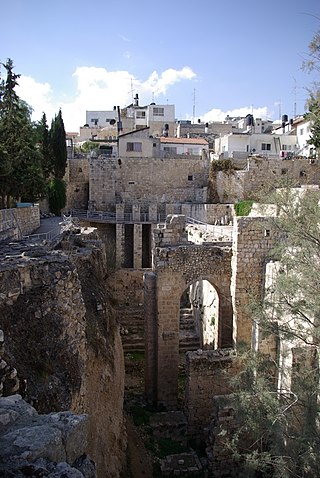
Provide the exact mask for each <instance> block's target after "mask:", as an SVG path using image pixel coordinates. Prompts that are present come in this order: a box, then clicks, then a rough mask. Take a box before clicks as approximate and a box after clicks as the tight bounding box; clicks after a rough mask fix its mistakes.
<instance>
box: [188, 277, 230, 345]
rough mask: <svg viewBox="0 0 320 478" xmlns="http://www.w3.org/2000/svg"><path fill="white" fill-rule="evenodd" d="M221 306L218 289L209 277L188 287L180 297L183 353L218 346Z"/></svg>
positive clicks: (200, 279) (198, 280)
mask: <svg viewBox="0 0 320 478" xmlns="http://www.w3.org/2000/svg"><path fill="white" fill-rule="evenodd" d="M219 306H220V299H219V294H218V292H217V289H216V288H215V287H214V285H213V284H212V283H211V282H210V281H208V280H207V279H206V278H199V279H197V280H196V281H194V282H191V283H190V284H188V285H187V288H186V289H185V290H184V292H183V293H182V295H181V297H180V334H179V342H180V343H179V351H180V353H181V352H187V351H190V350H197V349H199V348H201V349H206V350H208V349H214V348H216V347H217V344H218V325H219V316H220V310H219Z"/></svg>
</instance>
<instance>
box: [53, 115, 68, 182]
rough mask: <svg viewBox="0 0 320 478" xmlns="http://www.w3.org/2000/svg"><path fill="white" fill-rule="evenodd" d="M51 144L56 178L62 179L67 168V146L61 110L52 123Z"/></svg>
mask: <svg viewBox="0 0 320 478" xmlns="http://www.w3.org/2000/svg"><path fill="white" fill-rule="evenodd" d="M50 144H51V149H52V154H53V167H54V176H55V177H56V178H59V179H62V178H63V176H64V174H65V171H66V166H67V145H66V132H65V129H64V123H63V119H62V113H61V110H59V113H58V115H56V116H55V117H54V119H53V120H52V123H51V128H50Z"/></svg>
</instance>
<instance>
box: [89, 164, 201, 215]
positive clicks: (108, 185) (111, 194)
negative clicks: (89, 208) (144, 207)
mask: <svg viewBox="0 0 320 478" xmlns="http://www.w3.org/2000/svg"><path fill="white" fill-rule="evenodd" d="M208 173H209V164H208V161H207V160H205V159H202V158H185V157H184V158H170V159H155V158H121V160H118V159H114V158H103V157H99V158H96V159H91V160H90V183H89V199H90V204H94V206H95V208H96V210H102V211H103V210H107V208H108V207H110V205H115V204H116V203H117V202H123V203H125V204H133V203H136V204H139V203H140V204H150V203H155V202H158V203H174V202H178V203H186V202H197V203H202V202H205V201H206V197H205V196H206V194H205V193H206V186H207V179H208Z"/></svg>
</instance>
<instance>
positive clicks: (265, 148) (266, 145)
mask: <svg viewBox="0 0 320 478" xmlns="http://www.w3.org/2000/svg"><path fill="white" fill-rule="evenodd" d="M261 149H262V151H271V144H270V143H262V144H261Z"/></svg>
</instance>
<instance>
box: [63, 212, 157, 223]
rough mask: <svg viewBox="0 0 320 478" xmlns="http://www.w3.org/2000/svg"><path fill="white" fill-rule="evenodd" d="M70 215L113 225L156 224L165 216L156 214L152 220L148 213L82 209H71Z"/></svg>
mask: <svg viewBox="0 0 320 478" xmlns="http://www.w3.org/2000/svg"><path fill="white" fill-rule="evenodd" d="M70 214H71V216H72V217H77V218H79V219H86V220H88V221H93V222H108V223H113V224H123V223H128V224H137V223H145V224H158V223H161V222H165V216H164V215H163V214H157V216H156V218H152V217H150V214H149V213H148V212H140V213H132V212H130V213H127V212H124V213H116V212H107V211H89V210H88V211H85V210H82V209H71V210H70Z"/></svg>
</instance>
